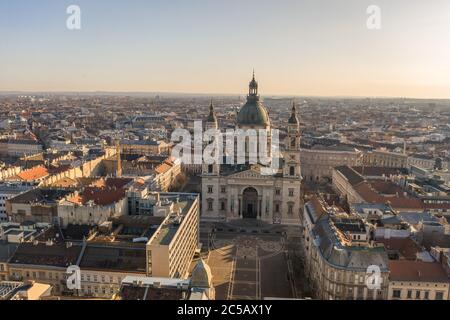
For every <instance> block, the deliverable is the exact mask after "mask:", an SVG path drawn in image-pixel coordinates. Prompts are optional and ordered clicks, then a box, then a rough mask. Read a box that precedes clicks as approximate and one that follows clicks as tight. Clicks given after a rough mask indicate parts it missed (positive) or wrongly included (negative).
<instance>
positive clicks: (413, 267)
mask: <svg viewBox="0 0 450 320" xmlns="http://www.w3.org/2000/svg"><path fill="white" fill-rule="evenodd" d="M389 271H390V275H389V278H390V280H391V281H424V282H449V278H448V276H447V274H446V272H445V270H444V269H443V268H442V265H441V264H439V263H437V262H423V261H410V260H390V261H389Z"/></svg>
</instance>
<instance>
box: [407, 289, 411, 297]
mask: <svg viewBox="0 0 450 320" xmlns="http://www.w3.org/2000/svg"><path fill="white" fill-rule="evenodd" d="M407 298H408V299H412V290H408V295H407Z"/></svg>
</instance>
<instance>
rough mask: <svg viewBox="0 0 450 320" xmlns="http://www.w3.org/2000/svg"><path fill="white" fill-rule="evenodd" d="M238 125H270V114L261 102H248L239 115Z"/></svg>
mask: <svg viewBox="0 0 450 320" xmlns="http://www.w3.org/2000/svg"><path fill="white" fill-rule="evenodd" d="M237 123H238V124H240V125H258V126H259V125H261V126H267V125H269V124H270V120H269V114H268V113H267V110H266V108H265V107H264V106H263V105H262V103H261V102H259V101H254V102H251V101H247V103H246V104H245V105H244V106H243V107H242V108H241V110H240V111H239V113H238V115H237Z"/></svg>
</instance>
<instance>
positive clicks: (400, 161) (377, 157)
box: [364, 150, 408, 168]
mask: <svg viewBox="0 0 450 320" xmlns="http://www.w3.org/2000/svg"><path fill="white" fill-rule="evenodd" d="M407 162H408V156H407V155H406V154H403V153H395V152H389V151H386V150H373V151H369V152H367V153H366V154H365V155H364V165H365V166H371V167H388V168H406V167H407V166H408V163H407Z"/></svg>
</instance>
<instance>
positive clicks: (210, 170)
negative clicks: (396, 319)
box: [208, 164, 214, 173]
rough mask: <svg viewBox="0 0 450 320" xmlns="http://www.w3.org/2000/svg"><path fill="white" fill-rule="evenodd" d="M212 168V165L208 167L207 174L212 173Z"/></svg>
mask: <svg viewBox="0 0 450 320" xmlns="http://www.w3.org/2000/svg"><path fill="white" fill-rule="evenodd" d="M213 171H214V167H213V165H212V164H210V165H208V173H213Z"/></svg>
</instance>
